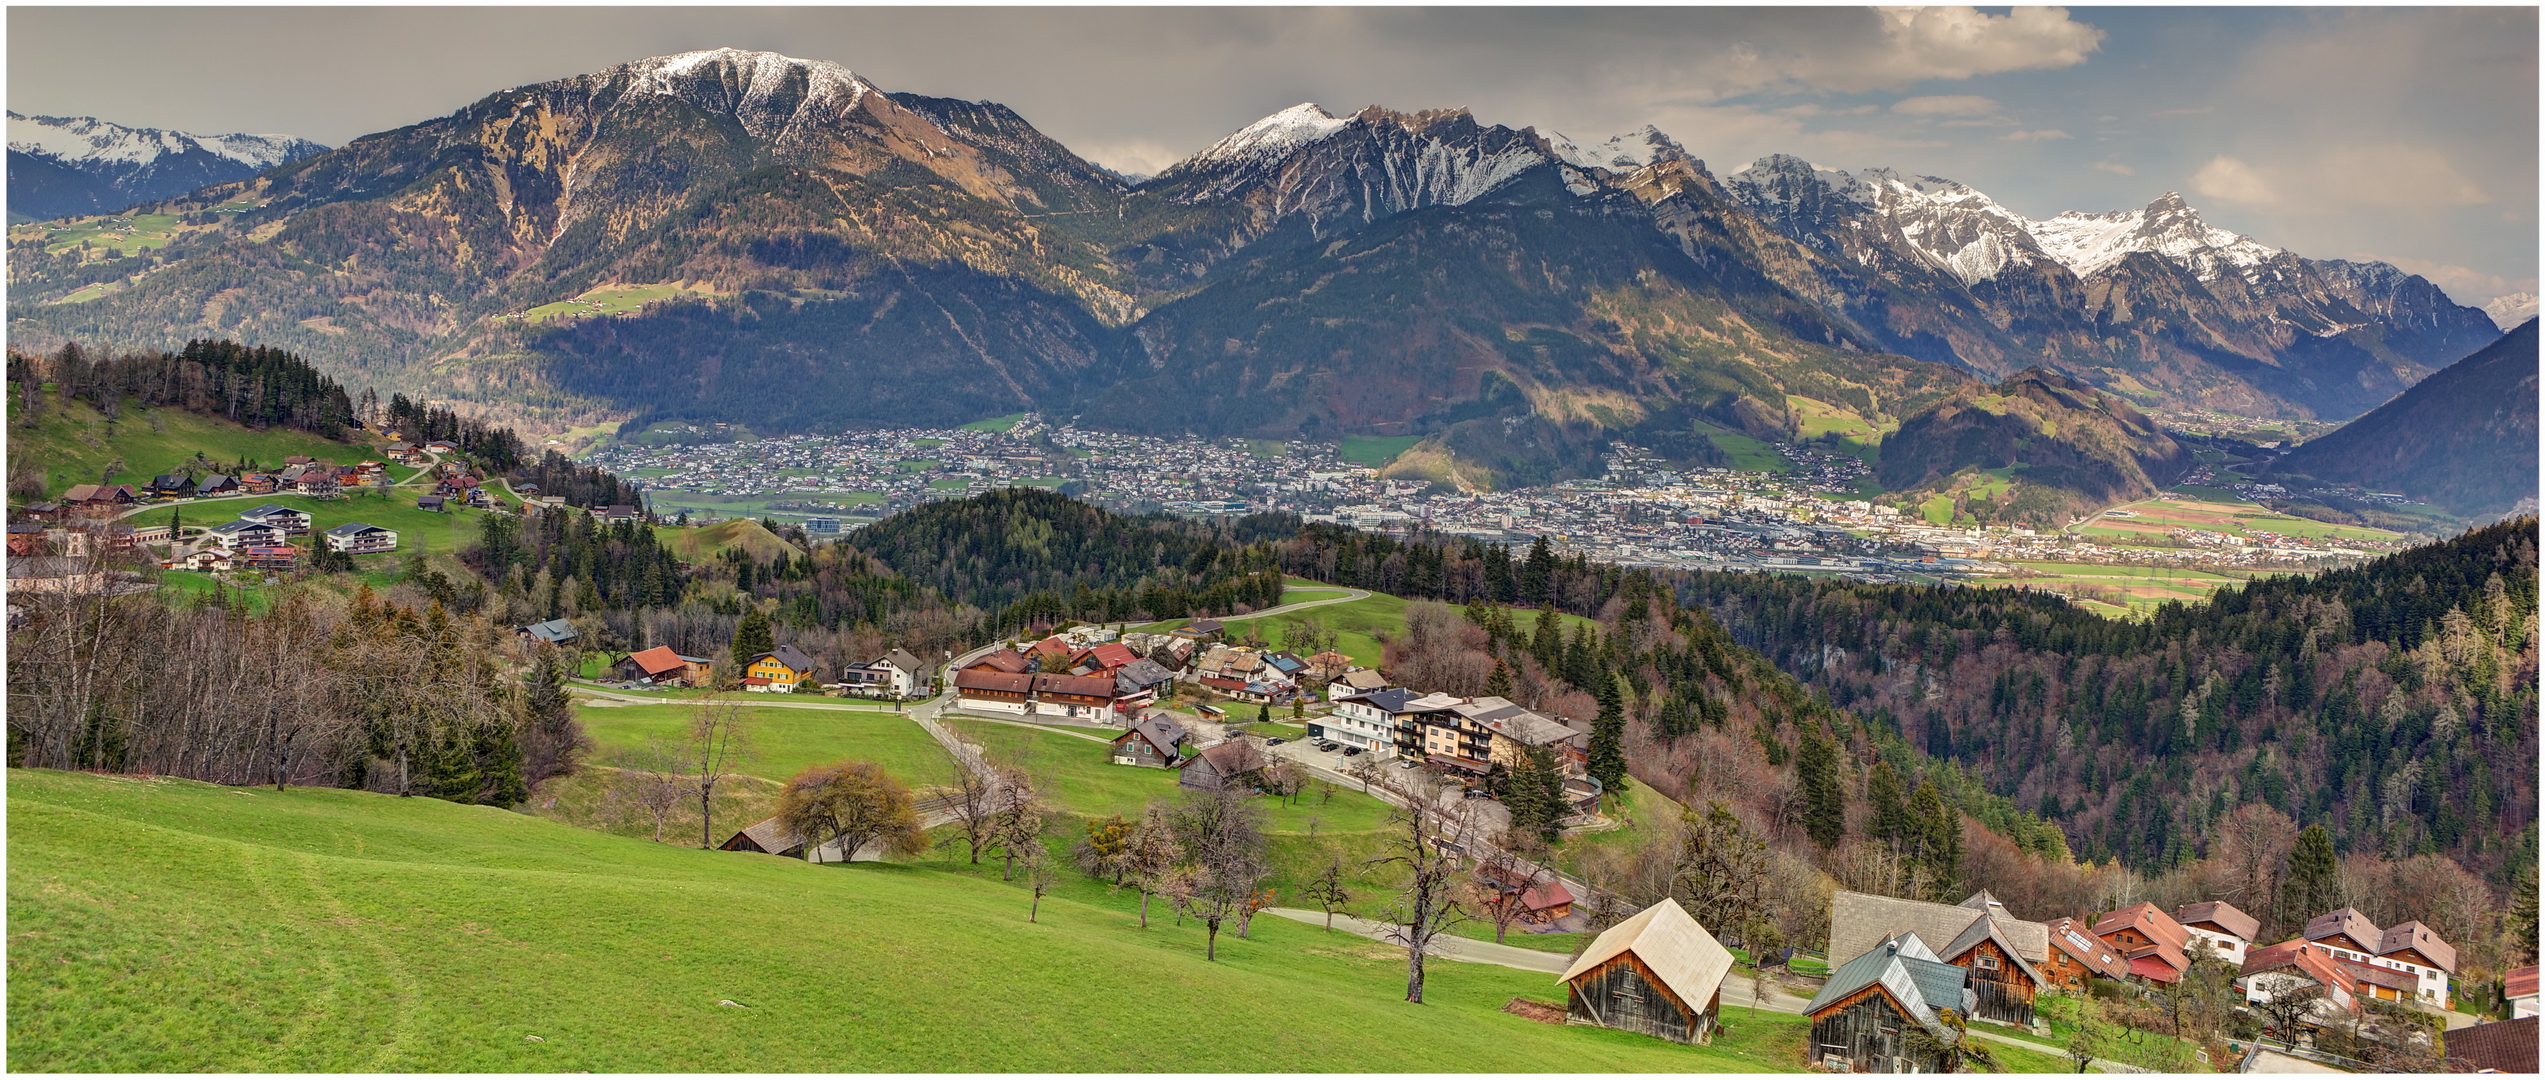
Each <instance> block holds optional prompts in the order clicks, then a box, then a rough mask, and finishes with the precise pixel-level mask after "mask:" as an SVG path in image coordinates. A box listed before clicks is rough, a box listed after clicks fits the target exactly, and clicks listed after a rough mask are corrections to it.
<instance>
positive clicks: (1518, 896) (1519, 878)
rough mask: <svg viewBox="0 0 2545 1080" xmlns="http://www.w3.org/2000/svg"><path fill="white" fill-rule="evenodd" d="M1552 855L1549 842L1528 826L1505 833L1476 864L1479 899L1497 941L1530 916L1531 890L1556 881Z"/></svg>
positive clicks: (1477, 895)
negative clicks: (1548, 847)
mask: <svg viewBox="0 0 2545 1080" xmlns="http://www.w3.org/2000/svg"><path fill="white" fill-rule="evenodd" d="M1551 857H1552V855H1551V853H1550V852H1549V851H1548V849H1547V846H1546V842H1545V841H1544V840H1541V839H1539V837H1538V834H1537V833H1536V832H1535V831H1534V830H1526V829H1524V830H1520V831H1517V832H1508V831H1507V832H1504V833H1503V834H1502V835H1501V837H1499V838H1498V839H1497V840H1496V841H1495V842H1494V843H1493V844H1492V845H1491V847H1490V848H1489V853H1488V854H1487V855H1486V856H1485V858H1484V860H1483V861H1482V862H1479V863H1478V864H1477V865H1476V898H1477V899H1478V901H1480V903H1481V906H1482V907H1483V908H1484V912H1485V916H1486V918H1488V919H1490V920H1492V922H1493V940H1494V941H1495V942H1496V943H1500V942H1501V941H1502V940H1503V938H1504V937H1505V936H1507V935H1509V934H1510V932H1511V927H1512V925H1513V924H1514V923H1517V922H1519V921H1520V920H1521V919H1524V918H1527V917H1528V915H1529V906H1528V904H1527V902H1526V901H1527V899H1528V895H1529V893H1530V891H1531V890H1534V889H1537V888H1539V887H1541V886H1544V885H1546V884H1547V883H1549V882H1552V881H1554V880H1555V871H1554V870H1552V869H1549V868H1548V867H1547V865H1546V862H1547V860H1548V859H1550V858H1551Z"/></svg>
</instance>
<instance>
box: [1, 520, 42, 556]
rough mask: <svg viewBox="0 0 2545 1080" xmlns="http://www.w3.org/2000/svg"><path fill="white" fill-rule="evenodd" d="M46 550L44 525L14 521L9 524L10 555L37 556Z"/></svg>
mask: <svg viewBox="0 0 2545 1080" xmlns="http://www.w3.org/2000/svg"><path fill="white" fill-rule="evenodd" d="M43 550H44V523H43V522H41V521H12V522H10V523H9V554H11V555H36V554H41V553H42V552H43Z"/></svg>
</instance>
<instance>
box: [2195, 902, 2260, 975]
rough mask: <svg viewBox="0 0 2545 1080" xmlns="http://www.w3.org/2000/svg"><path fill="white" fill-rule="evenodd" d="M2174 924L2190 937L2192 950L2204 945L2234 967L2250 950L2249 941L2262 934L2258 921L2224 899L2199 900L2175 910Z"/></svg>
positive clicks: (2250, 942)
mask: <svg viewBox="0 0 2545 1080" xmlns="http://www.w3.org/2000/svg"><path fill="white" fill-rule="evenodd" d="M2174 921H2175V922H2176V923H2179V924H2181V925H2182V928H2183V932H2184V933H2186V934H2189V935H2191V941H2192V946H2193V947H2198V946H2200V945H2203V944H2206V945H2208V946H2209V950H2210V951H2211V952H2214V953H2217V954H2218V956H2219V958H2220V959H2223V960H2225V961H2227V962H2228V963H2230V964H2237V965H2242V964H2243V963H2244V962H2245V950H2247V949H2250V948H2252V947H2253V939H2254V938H2255V937H2257V936H2259V935H2260V934H2261V933H2262V920H2260V919H2257V918H2254V917H2253V916H2251V915H2247V914H2245V913H2244V912H2243V911H2240V910H2238V909H2237V908H2236V906H2235V905H2234V904H2230V903H2228V902H2226V901H2224V900H2203V901H2201V902H2200V903H2197V904H2185V905H2183V906H2181V907H2178V908H2175V909H2174Z"/></svg>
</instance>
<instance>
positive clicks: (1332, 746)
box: [1317, 742, 1343, 754]
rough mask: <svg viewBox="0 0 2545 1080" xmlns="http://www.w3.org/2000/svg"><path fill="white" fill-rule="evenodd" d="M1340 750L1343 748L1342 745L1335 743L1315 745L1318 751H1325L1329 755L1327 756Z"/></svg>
mask: <svg viewBox="0 0 2545 1080" xmlns="http://www.w3.org/2000/svg"><path fill="white" fill-rule="evenodd" d="M1342 748H1343V744H1342V743H1336V742H1321V743H1318V744H1317V749H1319V750H1323V751H1325V752H1326V753H1329V754H1331V753H1333V752H1335V751H1337V750H1340V749H1342Z"/></svg>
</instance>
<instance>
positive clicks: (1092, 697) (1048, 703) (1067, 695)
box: [1031, 672, 1115, 720]
mask: <svg viewBox="0 0 2545 1080" xmlns="http://www.w3.org/2000/svg"><path fill="white" fill-rule="evenodd" d="M1114 692H1115V691H1114V680H1113V677H1112V676H1110V675H1056V674H1053V673H1051V672H1044V673H1042V674H1039V675H1036V676H1034V705H1033V708H1032V710H1031V711H1032V712H1034V713H1040V714H1043V715H1045V716H1065V717H1068V718H1070V719H1073V720H1094V719H1102V718H1103V717H1104V715H1105V714H1106V713H1107V712H1109V711H1111V710H1112V709H1113V699H1114Z"/></svg>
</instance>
